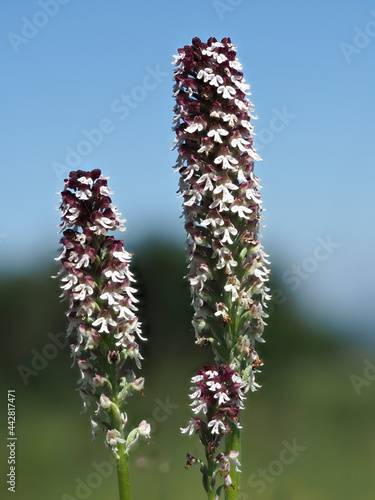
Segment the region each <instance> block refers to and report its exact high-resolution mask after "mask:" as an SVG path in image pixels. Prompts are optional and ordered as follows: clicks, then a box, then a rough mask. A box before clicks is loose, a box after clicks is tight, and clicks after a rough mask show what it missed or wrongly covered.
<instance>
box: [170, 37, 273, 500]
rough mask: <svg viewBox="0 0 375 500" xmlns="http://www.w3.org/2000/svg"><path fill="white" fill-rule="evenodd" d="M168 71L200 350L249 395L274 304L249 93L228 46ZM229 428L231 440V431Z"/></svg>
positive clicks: (199, 52)
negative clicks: (205, 347)
mask: <svg viewBox="0 0 375 500" xmlns="http://www.w3.org/2000/svg"><path fill="white" fill-rule="evenodd" d="M174 64H175V65H176V69H175V70H174V80H175V85H174V97H175V99H176V104H175V107H174V110H175V118H174V122H175V124H174V130H175V132H176V139H175V143H176V146H175V147H176V148H177V150H178V159H177V164H176V171H178V172H179V173H180V174H181V177H180V189H179V192H180V196H182V198H183V215H184V218H185V228H186V231H187V249H188V252H189V257H188V263H189V273H188V278H189V281H190V286H191V294H192V300H193V302H192V303H193V307H194V311H195V314H194V319H193V325H194V328H195V332H196V337H197V342H196V343H197V344H198V345H205V344H208V343H210V344H211V345H212V348H213V351H214V353H215V361H216V363H220V364H222V365H228V366H229V368H230V369H233V370H236V371H237V373H238V375H239V377H241V380H242V382H241V387H242V389H243V393H245V392H246V391H247V390H249V389H251V390H252V391H255V390H256V389H257V388H258V387H259V385H258V384H257V383H256V381H255V374H256V372H257V371H258V369H259V367H260V366H261V365H262V360H260V359H259V356H258V354H257V352H256V349H255V343H256V341H263V340H262V334H263V330H264V325H265V324H266V323H265V321H264V319H265V318H266V317H267V314H266V312H265V311H264V307H267V306H266V301H267V299H269V298H270V296H269V294H268V292H269V288H268V287H267V286H266V282H267V281H268V274H269V271H268V269H267V267H266V264H268V263H269V262H268V261H267V260H266V257H267V255H266V254H265V253H264V251H263V247H262V245H261V243H260V241H259V236H260V231H259V230H260V226H261V220H262V219H263V217H262V214H261V212H262V206H261V203H262V202H261V200H260V193H259V189H260V186H259V179H258V177H256V176H255V174H254V161H256V160H260V157H259V156H258V155H257V153H256V152H255V149H254V146H253V125H252V123H251V121H250V120H251V118H252V119H255V118H256V117H255V116H253V114H252V113H253V105H252V103H251V102H250V101H249V99H248V98H247V97H246V95H249V92H248V90H249V85H247V84H246V83H245V80H244V78H243V73H242V72H241V69H242V66H241V64H240V62H239V60H238V59H237V57H236V48H235V47H234V46H233V45H232V43H231V40H230V39H229V38H224V39H223V40H222V41H221V42H218V41H217V40H216V39H215V38H210V39H209V40H208V42H207V43H203V42H201V40H199V38H194V39H193V41H192V44H191V45H187V46H185V47H184V48H183V49H179V51H178V55H177V56H175V62H174ZM218 425H220V424H218ZM191 428H192V427H191ZM213 428H214V429H218V428H219V427H217V426H216V424H215V426H214V427H213ZM231 429H232V432H233V433H236V432H237V431H236V430H235V429H234V427H233V424H231ZM228 446H229V445H228ZM228 446H227V452H228V451H231V452H233V453H236V450H234V449H233V448H232V449H231V448H228ZM228 456H229V455H227V459H225V460H226V461H225V460H224V462H225V463H228V460H229V458H228ZM228 481H229V480H228V479H227V482H226V483H225V485H224V487H226V486H227V484H228ZM235 482H236V481H234V483H235ZM231 484H233V483H231ZM236 487H237V494H238V485H236ZM233 498H237V497H233Z"/></svg>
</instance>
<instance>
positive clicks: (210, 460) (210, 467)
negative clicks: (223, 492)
mask: <svg viewBox="0 0 375 500" xmlns="http://www.w3.org/2000/svg"><path fill="white" fill-rule="evenodd" d="M207 467H208V471H207V476H208V477H207V490H208V491H207V497H208V500H215V498H216V495H215V488H213V487H211V482H212V475H213V473H214V470H215V464H214V461H213V458H212V457H210V458H208V460H207Z"/></svg>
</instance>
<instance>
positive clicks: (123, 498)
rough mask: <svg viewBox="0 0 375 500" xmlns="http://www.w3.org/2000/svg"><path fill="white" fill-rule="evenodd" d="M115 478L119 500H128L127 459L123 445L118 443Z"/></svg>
mask: <svg viewBox="0 0 375 500" xmlns="http://www.w3.org/2000/svg"><path fill="white" fill-rule="evenodd" d="M117 448H118V454H119V457H120V459H119V460H118V461H117V477H118V487H119V493H120V500H130V480H129V457H128V454H127V453H126V452H125V445H124V443H118V445H117Z"/></svg>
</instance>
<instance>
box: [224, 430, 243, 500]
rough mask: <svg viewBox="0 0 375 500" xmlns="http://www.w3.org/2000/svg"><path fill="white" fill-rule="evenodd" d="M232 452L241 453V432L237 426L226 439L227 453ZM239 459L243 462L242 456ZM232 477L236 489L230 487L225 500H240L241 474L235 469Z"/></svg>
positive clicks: (231, 474) (232, 470)
mask: <svg viewBox="0 0 375 500" xmlns="http://www.w3.org/2000/svg"><path fill="white" fill-rule="evenodd" d="M230 451H239V452H240V453H241V430H240V429H238V427H236V426H235V425H233V426H232V433H231V434H228V435H227V439H226V453H229V452H230ZM237 458H238V460H239V461H240V462H241V460H240V454H239V455H238V457H237ZM230 477H231V479H232V485H233V486H234V488H233V487H232V486H229V488H228V489H227V490H226V491H225V500H239V498H240V479H241V473H240V472H238V471H236V470H235V468H234V467H233V468H232V469H231V471H230Z"/></svg>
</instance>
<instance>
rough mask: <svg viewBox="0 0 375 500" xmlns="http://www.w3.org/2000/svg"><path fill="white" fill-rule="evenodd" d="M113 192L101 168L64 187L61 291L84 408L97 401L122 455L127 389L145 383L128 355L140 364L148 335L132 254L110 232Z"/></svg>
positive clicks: (115, 222) (116, 224)
mask: <svg viewBox="0 0 375 500" xmlns="http://www.w3.org/2000/svg"><path fill="white" fill-rule="evenodd" d="M110 194H112V191H111V190H110V189H109V188H108V185H107V178H105V177H103V176H102V175H101V172H100V170H97V169H96V170H93V171H91V172H84V171H80V170H79V171H76V172H71V173H70V175H69V179H67V180H66V181H65V188H64V190H63V191H62V192H61V203H60V207H59V208H60V210H61V219H62V223H61V231H62V232H63V236H62V238H61V240H60V242H61V244H62V253H61V255H60V256H59V257H58V259H57V260H60V262H61V265H62V269H61V271H60V273H59V274H60V276H61V288H62V289H63V294H62V298H67V299H68V301H69V309H68V312H67V317H68V320H69V327H68V336H69V339H70V345H71V351H72V355H73V357H74V359H75V360H76V362H77V364H78V367H79V369H80V373H81V379H80V381H79V383H80V387H79V391H80V394H81V396H82V398H83V401H84V408H85V409H86V408H87V407H88V406H89V405H90V404H92V403H93V406H94V408H95V411H94V414H93V415H92V416H91V423H92V428H93V436H94V437H95V434H96V431H97V428H98V427H102V428H104V430H106V431H107V434H106V444H107V445H108V446H109V447H110V448H111V449H112V451H113V453H114V455H115V456H116V458H118V455H117V446H118V443H125V442H126V441H125V440H124V436H123V428H124V426H125V424H126V420H127V416H126V414H125V413H124V412H122V407H123V405H124V404H125V401H126V399H127V397H128V396H129V395H130V393H131V392H132V391H142V389H143V385H144V379H143V378H142V377H140V378H137V377H136V375H135V373H134V371H133V370H132V369H131V364H129V363H128V360H129V359H130V360H133V361H134V362H135V364H136V365H137V367H138V368H140V361H141V359H142V356H141V354H140V352H139V346H138V343H137V339H138V338H141V339H142V340H144V339H143V338H142V337H141V330H140V324H139V321H138V318H137V316H136V310H137V308H136V306H135V304H136V302H137V299H136V298H135V297H134V292H135V289H134V287H133V282H134V278H133V276H132V273H131V272H130V270H129V262H130V259H131V255H130V254H129V253H128V252H126V251H125V250H124V246H123V241H121V240H117V239H115V238H114V237H113V236H109V235H108V232H109V231H114V230H124V226H123V222H124V221H122V220H121V219H120V214H119V213H118V212H117V210H116V208H115V207H114V205H113V204H112V201H111V198H110V196H109V195H110ZM147 425H148V424H147V423H145V422H141V424H140V426H139V428H138V430H139V432H138V434H141V435H142V433H143V435H148V432H147V429H146V431H145V429H144V428H145V426H147ZM148 431H149V428H148ZM138 434H137V435H138ZM134 439H135V436H134V438H132V441H134Z"/></svg>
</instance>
